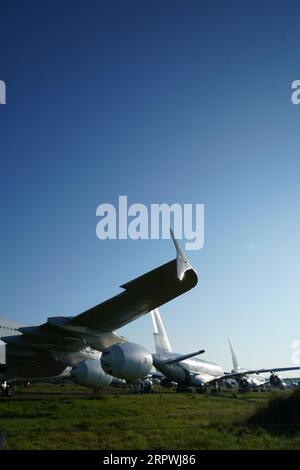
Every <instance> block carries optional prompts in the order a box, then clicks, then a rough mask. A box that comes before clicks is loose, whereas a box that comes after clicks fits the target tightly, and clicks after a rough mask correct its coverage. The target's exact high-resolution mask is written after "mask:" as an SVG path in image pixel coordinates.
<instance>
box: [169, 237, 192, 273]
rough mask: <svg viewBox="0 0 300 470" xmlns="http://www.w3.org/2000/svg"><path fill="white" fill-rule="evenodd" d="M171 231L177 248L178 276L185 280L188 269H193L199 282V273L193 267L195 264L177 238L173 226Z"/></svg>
mask: <svg viewBox="0 0 300 470" xmlns="http://www.w3.org/2000/svg"><path fill="white" fill-rule="evenodd" d="M170 233H171V237H172V240H173V243H174V246H175V249H176V261H177V277H178V279H179V281H182V280H183V278H184V275H185V273H186V271H189V270H192V271H194V273H195V274H196V276H197V282H198V274H197V272H196V271H195V269H194V268H193V266H192V265H191V263H190V262H189V260H188V258H187V256H186V254H185V253H184V251H183V249H182V248H181V246H180V245H179V242H178V240H177V239H176V238H175V235H174V231H173V229H172V228H170Z"/></svg>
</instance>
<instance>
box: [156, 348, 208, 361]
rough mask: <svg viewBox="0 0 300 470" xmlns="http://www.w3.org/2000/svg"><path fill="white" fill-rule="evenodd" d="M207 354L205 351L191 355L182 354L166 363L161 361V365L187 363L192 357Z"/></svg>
mask: <svg viewBox="0 0 300 470" xmlns="http://www.w3.org/2000/svg"><path fill="white" fill-rule="evenodd" d="M203 353H205V349H201V350H200V351H196V352H193V353H190V354H182V355H180V356H176V357H171V358H170V359H166V360H165V361H161V364H174V363H176V362H181V361H185V360H186V359H189V358H190V357H194V356H198V355H199V354H203Z"/></svg>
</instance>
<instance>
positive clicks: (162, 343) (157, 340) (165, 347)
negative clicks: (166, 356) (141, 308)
mask: <svg viewBox="0 0 300 470" xmlns="http://www.w3.org/2000/svg"><path fill="white" fill-rule="evenodd" d="M151 316H152V321H153V327H154V333H153V337H154V344H155V351H156V353H157V354H163V353H165V352H171V351H172V348H171V345H170V343H169V340H168V337H167V333H166V330H165V328H164V324H163V322H162V320H161V317H160V314H159V311H158V309H157V308H156V309H155V310H152V312H151Z"/></svg>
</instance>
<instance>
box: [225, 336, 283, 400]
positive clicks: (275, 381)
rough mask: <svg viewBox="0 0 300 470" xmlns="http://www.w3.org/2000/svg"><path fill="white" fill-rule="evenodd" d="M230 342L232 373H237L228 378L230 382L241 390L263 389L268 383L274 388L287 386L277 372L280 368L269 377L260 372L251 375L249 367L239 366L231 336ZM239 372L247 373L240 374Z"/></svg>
mask: <svg viewBox="0 0 300 470" xmlns="http://www.w3.org/2000/svg"><path fill="white" fill-rule="evenodd" d="M228 344H229V349H230V352H231V358H232V365H233V369H232V371H231V373H234V374H237V377H236V378H232V379H228V382H229V384H231V385H232V386H237V387H238V388H239V390H240V391H241V392H248V391H249V390H260V389H261V390H262V389H264V387H266V386H267V385H270V386H271V387H272V388H280V389H282V390H284V389H285V388H287V385H286V383H285V382H284V380H283V379H282V377H280V375H278V374H275V372H276V370H278V369H273V370H271V371H270V372H271V375H270V377H269V378H266V377H263V376H262V375H260V373H254V374H253V375H252V376H251V375H249V374H248V373H247V369H244V368H242V367H240V366H239V362H238V359H237V356H236V353H235V351H234V349H233V345H232V341H231V338H230V337H229V336H228ZM281 370H282V369H281ZM287 370H289V369H287ZM239 374H245V375H242V376H239Z"/></svg>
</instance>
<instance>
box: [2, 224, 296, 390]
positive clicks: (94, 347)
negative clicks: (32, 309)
mask: <svg viewBox="0 0 300 470" xmlns="http://www.w3.org/2000/svg"><path fill="white" fill-rule="evenodd" d="M171 235H172V238H173V242H174V245H175V248H176V258H175V259H173V260H172V261H170V262H168V263H166V264H164V265H161V266H159V267H158V268H156V269H154V270H152V271H149V272H147V273H146V274H143V275H142V276H140V277H138V278H136V279H134V280H132V281H130V282H127V283H126V284H123V285H122V286H121V287H122V288H123V292H121V293H120V294H118V295H116V296H114V297H112V298H110V299H108V300H106V301H104V302H102V303H100V304H98V305H96V306H94V307H92V308H90V309H88V310H86V311H85V312H83V313H81V314H79V315H76V316H70V317H65V316H60V317H50V318H48V319H47V321H46V322H45V323H43V324H41V325H39V326H30V325H27V324H24V323H19V322H15V321H11V320H7V319H4V318H0V391H1V393H2V394H5V395H6V396H12V395H13V393H14V391H15V385H16V384H17V383H18V382H21V381H22V382H23V381H35V380H37V379H40V380H45V379H47V378H53V377H63V376H67V375H71V376H72V377H73V379H74V380H75V381H76V382H77V383H78V384H80V385H83V386H86V387H91V388H94V389H95V388H97V389H99V388H102V387H105V386H107V385H109V384H111V383H112V382H113V381H114V380H126V381H127V382H130V383H135V382H136V381H138V380H140V379H143V378H145V377H147V376H149V375H150V374H151V373H152V369H153V366H154V367H155V368H156V370H157V371H159V373H160V374H161V377H163V380H165V382H166V381H169V382H175V383H176V384H177V387H178V388H179V389H180V388H185V387H188V386H192V387H195V388H196V389H197V390H198V391H204V390H205V389H207V387H214V388H216V387H218V386H219V384H220V383H222V382H224V381H225V380H227V381H228V380H230V379H231V380H237V381H238V382H239V384H241V383H242V381H244V384H246V382H247V383H248V384H249V383H250V380H252V379H251V378H250V376H252V375H257V374H261V373H264V372H271V374H272V375H273V376H274V377H275V375H274V374H275V373H276V372H278V371H286V370H295V369H299V367H285V368H272V369H257V370H246V369H239V368H238V366H237V368H236V369H237V370H234V371H232V372H230V373H226V372H224V370H223V369H222V367H220V366H219V365H217V364H214V363H211V362H208V361H204V360H200V359H198V358H196V357H195V356H197V355H198V354H202V353H204V351H203V350H200V351H196V352H193V353H190V354H176V353H173V352H172V351H171V348H170V344H169V341H168V338H167V336H166V333H165V330H164V327H163V324H162V321H161V318H160V315H159V312H158V307H160V306H161V305H163V304H165V303H167V302H169V301H171V300H173V299H175V298H176V297H178V296H180V295H182V294H184V293H185V292H187V291H189V290H190V289H192V288H193V287H195V286H196V285H197V282H198V276H197V273H196V271H195V269H194V268H193V266H192V265H191V264H190V262H189V261H188V259H187V257H186V255H185V253H184V252H183V251H182V249H181V248H180V246H179V243H178V241H177V240H176V239H175V238H174V235H173V232H171ZM149 312H152V317H153V321H154V324H155V328H156V330H155V344H156V352H155V353H154V354H152V353H151V352H150V351H148V350H147V349H146V348H145V347H143V346H142V345H139V344H135V343H132V342H130V341H129V340H128V339H127V338H125V337H123V336H120V335H119V334H118V333H117V332H116V330H117V329H119V328H121V327H122V326H124V325H126V324H128V323H130V322H132V321H134V320H136V319H138V318H139V317H141V316H143V315H145V314H147V313H149ZM276 378H277V379H278V380H279V378H278V376H276ZM278 383H279V382H278Z"/></svg>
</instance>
